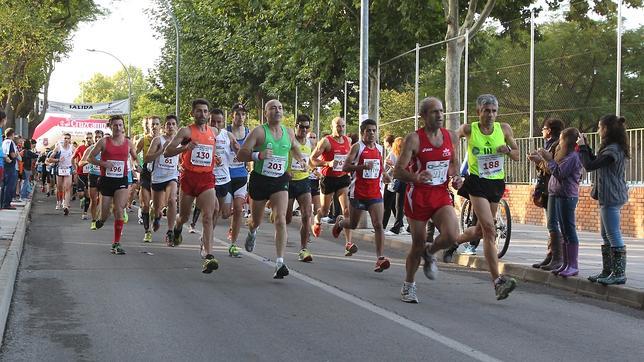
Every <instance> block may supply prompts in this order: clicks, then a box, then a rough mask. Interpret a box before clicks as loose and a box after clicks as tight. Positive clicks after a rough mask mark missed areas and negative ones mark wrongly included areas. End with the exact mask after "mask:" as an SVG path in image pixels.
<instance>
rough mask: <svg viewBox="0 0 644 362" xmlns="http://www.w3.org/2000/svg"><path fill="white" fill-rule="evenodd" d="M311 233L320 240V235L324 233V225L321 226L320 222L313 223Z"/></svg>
mask: <svg viewBox="0 0 644 362" xmlns="http://www.w3.org/2000/svg"><path fill="white" fill-rule="evenodd" d="M311 233H312V234H313V236H315V237H316V238H319V237H320V234H321V233H322V224H320V223H319V222H317V223H313V225H311Z"/></svg>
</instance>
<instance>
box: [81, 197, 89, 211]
mask: <svg viewBox="0 0 644 362" xmlns="http://www.w3.org/2000/svg"><path fill="white" fill-rule="evenodd" d="M89 202H90V200H89V197H87V196H85V204H84V205H83V211H84V212H85V213H87V210H89Z"/></svg>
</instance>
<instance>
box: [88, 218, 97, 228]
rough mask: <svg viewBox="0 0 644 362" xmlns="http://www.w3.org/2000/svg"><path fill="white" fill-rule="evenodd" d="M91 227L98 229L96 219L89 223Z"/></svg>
mask: <svg viewBox="0 0 644 362" xmlns="http://www.w3.org/2000/svg"><path fill="white" fill-rule="evenodd" d="M89 229H90V230H96V221H94V220H92V222H91V223H90V224H89Z"/></svg>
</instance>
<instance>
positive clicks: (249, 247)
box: [244, 230, 257, 253]
mask: <svg viewBox="0 0 644 362" xmlns="http://www.w3.org/2000/svg"><path fill="white" fill-rule="evenodd" d="M255 239H257V230H255V231H254V232H251V231H250V230H248V235H246V242H245V243H244V249H246V251H247V252H249V253H252V252H253V249H255Z"/></svg>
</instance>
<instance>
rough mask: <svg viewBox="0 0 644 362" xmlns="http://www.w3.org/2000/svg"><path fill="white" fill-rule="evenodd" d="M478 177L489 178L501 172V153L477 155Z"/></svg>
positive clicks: (503, 160)
mask: <svg viewBox="0 0 644 362" xmlns="http://www.w3.org/2000/svg"><path fill="white" fill-rule="evenodd" d="M476 160H477V161H478V165H479V177H482V178H491V177H493V176H496V175H498V174H499V173H501V172H503V163H504V162H505V158H503V155H498V154H497V155H478V156H477V157H476Z"/></svg>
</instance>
